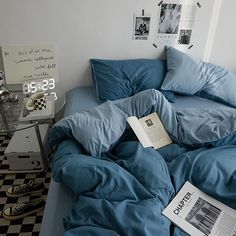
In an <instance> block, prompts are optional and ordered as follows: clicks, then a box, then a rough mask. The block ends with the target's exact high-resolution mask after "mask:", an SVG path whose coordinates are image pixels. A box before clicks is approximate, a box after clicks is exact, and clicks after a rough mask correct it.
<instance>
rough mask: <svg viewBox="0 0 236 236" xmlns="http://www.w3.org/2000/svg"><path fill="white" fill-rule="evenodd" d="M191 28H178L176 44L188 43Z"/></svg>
mask: <svg viewBox="0 0 236 236" xmlns="http://www.w3.org/2000/svg"><path fill="white" fill-rule="evenodd" d="M191 34H192V30H189V29H180V31H179V39H178V44H187V45H188V44H189V43H190V38H191Z"/></svg>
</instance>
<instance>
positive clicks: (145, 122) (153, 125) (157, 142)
mask: <svg viewBox="0 0 236 236" xmlns="http://www.w3.org/2000/svg"><path fill="white" fill-rule="evenodd" d="M139 122H140V124H141V125H142V127H143V129H144V130H145V132H146V134H147V136H148V137H149V139H150V141H151V143H152V146H153V147H154V148H155V149H157V148H160V147H163V146H166V145H168V144H170V143H172V141H171V139H170V137H169V135H168V133H167V132H166V130H165V128H164V126H163V124H162V122H161V120H160V118H159V117H158V115H157V113H156V112H154V113H151V114H150V115H147V116H145V117H143V118H141V119H139Z"/></svg>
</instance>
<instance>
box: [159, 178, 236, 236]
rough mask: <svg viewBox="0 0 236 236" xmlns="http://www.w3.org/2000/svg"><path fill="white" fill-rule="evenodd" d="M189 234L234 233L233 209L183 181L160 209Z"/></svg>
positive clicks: (216, 235) (234, 235)
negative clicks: (171, 197)
mask: <svg viewBox="0 0 236 236" xmlns="http://www.w3.org/2000/svg"><path fill="white" fill-rule="evenodd" d="M162 213H163V214H164V215H165V216H166V217H167V218H169V219H170V220H171V221H173V223H174V224H176V225H178V226H179V227H180V228H182V229H183V230H184V231H185V232H186V233H188V234H190V235H193V236H195V235H199V236H201V235H202V236H206V235H207V236H208V235H209V236H213V235H214V236H222V235H228V236H236V210H234V209H232V208H230V207H228V206H226V205H225V204H223V203H221V202H219V201H217V200H216V199H214V198H212V197H210V196H209V195H207V194H205V193H203V192H202V191H200V190H199V189H198V188H196V187H194V186H193V185H192V184H191V183H189V182H186V183H185V184H184V186H183V187H182V188H181V190H180V191H179V192H178V194H177V195H176V196H175V198H174V199H173V200H172V201H171V203H170V204H169V205H168V206H167V207H166V208H165V209H164V211H163V212H162Z"/></svg>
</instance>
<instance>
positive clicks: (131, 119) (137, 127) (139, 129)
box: [127, 116, 152, 147]
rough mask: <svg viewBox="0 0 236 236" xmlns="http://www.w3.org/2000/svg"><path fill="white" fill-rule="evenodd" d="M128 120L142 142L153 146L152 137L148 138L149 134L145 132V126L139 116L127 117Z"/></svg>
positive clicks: (147, 145) (146, 145) (144, 144)
mask: <svg viewBox="0 0 236 236" xmlns="http://www.w3.org/2000/svg"><path fill="white" fill-rule="evenodd" d="M127 121H128V123H129V125H130V127H131V128H132V129H133V131H134V133H135V135H136V136H137V138H138V139H139V141H140V143H141V144H142V145H143V146H144V147H152V143H151V141H150V139H149V138H148V136H147V134H146V133H145V131H144V129H143V127H142V126H141V124H140V123H139V120H138V118H137V117H136V116H130V117H128V118H127Z"/></svg>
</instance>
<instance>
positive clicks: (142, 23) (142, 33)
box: [133, 15, 151, 40]
mask: <svg viewBox="0 0 236 236" xmlns="http://www.w3.org/2000/svg"><path fill="white" fill-rule="evenodd" d="M150 22H151V16H150V15H143V16H137V15H134V29H133V39H134V40H148V39H149V33H150Z"/></svg>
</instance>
